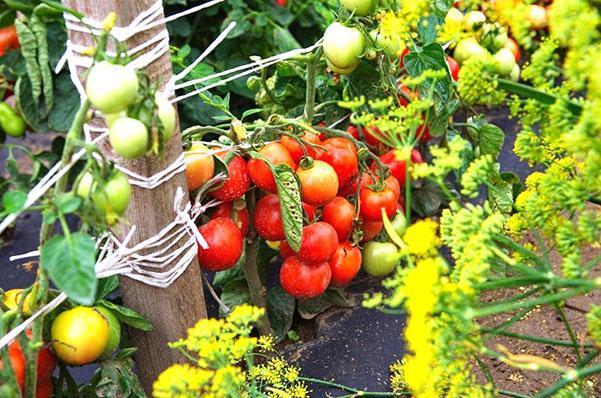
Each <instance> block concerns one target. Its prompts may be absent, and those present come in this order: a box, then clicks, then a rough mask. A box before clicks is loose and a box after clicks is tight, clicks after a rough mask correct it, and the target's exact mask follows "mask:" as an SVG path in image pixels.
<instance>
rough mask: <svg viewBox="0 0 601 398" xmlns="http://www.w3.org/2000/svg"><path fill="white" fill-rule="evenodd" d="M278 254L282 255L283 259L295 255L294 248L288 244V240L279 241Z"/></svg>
mask: <svg viewBox="0 0 601 398" xmlns="http://www.w3.org/2000/svg"><path fill="white" fill-rule="evenodd" d="M280 256H282V258H283V259H284V260H285V259H287V258H288V257H291V256H296V253H295V252H294V250H292V248H291V247H290V245H288V242H287V241H286V240H282V241H281V242H280Z"/></svg>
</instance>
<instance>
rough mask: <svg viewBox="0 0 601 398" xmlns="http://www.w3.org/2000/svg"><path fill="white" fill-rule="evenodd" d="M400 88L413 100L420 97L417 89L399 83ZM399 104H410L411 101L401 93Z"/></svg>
mask: <svg viewBox="0 0 601 398" xmlns="http://www.w3.org/2000/svg"><path fill="white" fill-rule="evenodd" d="M398 88H399V90H400V91H401V92H402V93H403V94H405V96H407V98H409V99H410V100H411V101H413V100H415V99H417V98H418V97H419V95H418V94H417V93H416V92H415V91H413V90H411V89H410V88H409V87H407V86H405V85H404V84H399V85H398ZM399 104H400V105H401V106H407V105H409V101H407V100H406V99H405V97H404V96H402V95H400V94H399Z"/></svg>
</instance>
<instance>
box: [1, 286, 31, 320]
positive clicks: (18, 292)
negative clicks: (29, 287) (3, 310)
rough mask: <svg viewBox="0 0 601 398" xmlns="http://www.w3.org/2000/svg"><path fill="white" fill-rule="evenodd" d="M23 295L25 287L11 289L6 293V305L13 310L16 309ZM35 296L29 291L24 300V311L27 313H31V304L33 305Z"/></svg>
mask: <svg viewBox="0 0 601 398" xmlns="http://www.w3.org/2000/svg"><path fill="white" fill-rule="evenodd" d="M22 295H23V289H11V290H7V291H6V292H5V293H4V305H6V306H7V307H8V308H10V309H11V310H16V309H17V307H18V306H19V303H20V302H21V296H22ZM33 300H34V297H33V295H32V293H29V294H28V295H27V297H26V298H25V301H24V302H23V313H24V314H25V315H31V306H32V305H33Z"/></svg>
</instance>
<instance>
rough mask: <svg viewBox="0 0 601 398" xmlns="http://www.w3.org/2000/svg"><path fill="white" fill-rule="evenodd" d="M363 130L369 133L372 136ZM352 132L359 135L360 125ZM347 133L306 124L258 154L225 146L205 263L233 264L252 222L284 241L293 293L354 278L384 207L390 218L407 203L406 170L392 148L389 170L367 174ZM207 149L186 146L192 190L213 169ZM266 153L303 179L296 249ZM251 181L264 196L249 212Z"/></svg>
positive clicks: (284, 279)
mask: <svg viewBox="0 0 601 398" xmlns="http://www.w3.org/2000/svg"><path fill="white" fill-rule="evenodd" d="M365 130H366V131H364V132H363V134H364V136H365V137H368V136H369V132H368V131H367V129H365ZM348 132H349V134H351V135H353V136H355V137H357V138H358V137H359V130H358V129H357V128H355V127H354V126H350V127H349V129H348ZM349 138H350V137H349ZM349 138H345V137H332V138H326V137H325V136H318V135H316V134H313V133H311V132H308V131H305V132H304V133H303V134H302V135H301V136H288V135H283V136H282V137H281V138H280V139H279V140H277V141H274V142H270V143H267V144H266V145H264V146H263V147H262V148H261V149H260V150H259V151H258V154H259V155H260V156H258V157H256V158H252V159H250V160H246V159H245V158H244V157H243V156H242V155H240V154H236V153H232V152H222V153H219V154H218V156H219V157H220V158H222V159H224V160H226V163H227V168H228V177H227V179H226V180H225V182H223V183H222V184H221V185H219V186H218V187H217V188H216V189H214V190H212V191H210V192H209V193H208V194H209V195H210V196H211V197H213V198H215V199H217V200H220V201H222V203H221V204H220V205H219V206H218V207H217V208H216V209H215V210H214V211H213V212H212V214H211V216H210V217H211V219H210V220H209V221H208V222H207V223H205V224H204V225H201V226H200V227H199V231H200V233H201V234H202V235H203V237H204V238H205V239H206V241H207V243H208V248H207V249H203V248H202V247H199V252H198V258H199V262H200V265H201V267H203V268H204V269H206V270H210V271H223V270H226V269H228V268H231V267H233V266H234V265H235V264H236V263H237V261H238V260H239V258H240V256H241V254H242V250H243V239H244V238H245V236H246V235H247V233H248V230H249V224H250V223H251V222H252V225H253V227H254V231H255V232H256V234H257V235H258V236H259V237H260V238H262V239H264V240H266V241H269V242H271V243H272V246H275V247H278V246H279V249H280V253H281V255H282V257H283V258H284V263H283V265H282V268H281V271H280V282H281V285H282V287H283V288H284V290H286V291H287V292H288V293H289V294H290V295H292V296H294V297H298V298H310V297H316V296H319V295H320V294H322V293H323V292H324V291H325V290H326V288H327V287H328V286H329V285H330V284H332V285H335V286H343V285H346V284H348V283H349V282H350V281H351V280H352V279H353V278H354V277H355V276H356V275H357V273H358V272H359V269H360V268H361V263H362V253H361V250H360V249H359V247H358V246H357V244H358V243H359V241H361V242H364V243H365V242H368V241H371V240H373V239H374V238H375V237H376V236H377V235H378V234H379V233H380V231H381V230H382V225H383V223H382V218H383V216H382V213H385V214H386V215H387V216H388V217H389V218H392V217H393V216H394V215H395V213H396V212H397V210H401V211H402V210H403V195H402V190H401V187H402V186H403V185H404V184H405V181H406V176H407V168H406V164H405V161H404V160H401V159H398V157H397V154H396V152H395V151H394V150H390V151H388V152H385V153H383V154H382V155H381V156H380V157H379V160H380V162H381V163H382V164H383V165H384V166H385V167H384V168H383V170H379V169H378V168H377V167H376V164H375V163H374V164H371V165H367V167H366V168H364V169H366V170H367V171H366V172H363V173H362V172H361V167H360V164H361V162H360V160H359V156H358V150H357V147H356V145H355V143H354V141H353V140H351V139H349ZM371 139H375V137H373V136H372V137H371ZM376 142H377V140H376ZM207 150H208V148H206V147H205V146H203V145H202V144H198V143H197V144H194V145H193V146H192V148H191V149H190V150H189V151H188V152H187V153H186V157H187V159H188V167H187V170H186V176H187V179H188V183H189V188H190V190H195V189H197V188H198V187H199V186H200V185H202V184H203V183H204V182H206V181H207V180H208V179H210V178H211V177H212V176H213V174H214V164H213V159H212V157H211V156H207V154H206V151H207ZM264 159H265V160H267V161H269V163H271V164H272V165H273V166H276V165H287V166H288V167H289V168H290V169H292V170H294V171H295V173H296V176H297V178H298V181H299V182H300V191H301V197H302V202H303V210H304V224H305V225H304V227H303V230H302V241H301V246H300V248H299V250H298V251H297V252H295V251H294V250H292V248H291V247H290V246H289V244H288V243H287V241H286V234H285V229H284V222H283V219H282V212H281V209H280V205H281V203H280V201H279V197H278V195H277V192H278V186H277V184H276V181H275V179H274V176H273V174H272V171H271V168H270V167H269V165H268V164H267V162H266V161H265V160H264ZM411 162H412V163H419V162H422V158H421V155H420V153H419V152H418V151H417V150H413V153H412V155H411ZM381 176H385V178H381ZM252 185H254V186H255V187H257V188H259V189H260V190H261V192H262V196H261V197H260V198H259V199H258V201H257V203H256V205H255V206H254V209H252V214H249V209H247V208H246V206H245V203H244V201H243V199H242V197H243V195H244V194H245V193H246V192H247V191H248V190H249V189H251V186H252ZM251 218H252V220H251ZM370 261H371V262H373V259H370ZM363 262H365V259H364V261H363ZM368 272H369V270H368Z"/></svg>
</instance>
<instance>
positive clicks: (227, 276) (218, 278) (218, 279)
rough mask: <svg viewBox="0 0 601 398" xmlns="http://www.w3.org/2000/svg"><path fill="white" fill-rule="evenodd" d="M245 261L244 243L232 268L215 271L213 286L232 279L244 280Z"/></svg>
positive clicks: (224, 283)
mask: <svg viewBox="0 0 601 398" xmlns="http://www.w3.org/2000/svg"><path fill="white" fill-rule="evenodd" d="M245 261H246V245H244V247H243V248H242V254H241V255H240V259H239V260H238V262H237V263H236V265H234V266H233V267H232V268H230V269H227V270H225V271H219V272H215V277H214V278H213V286H216V287H222V286H225V285H226V284H228V283H229V282H232V281H245V280H246V277H245V276H244V268H243V264H244V262H245Z"/></svg>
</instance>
